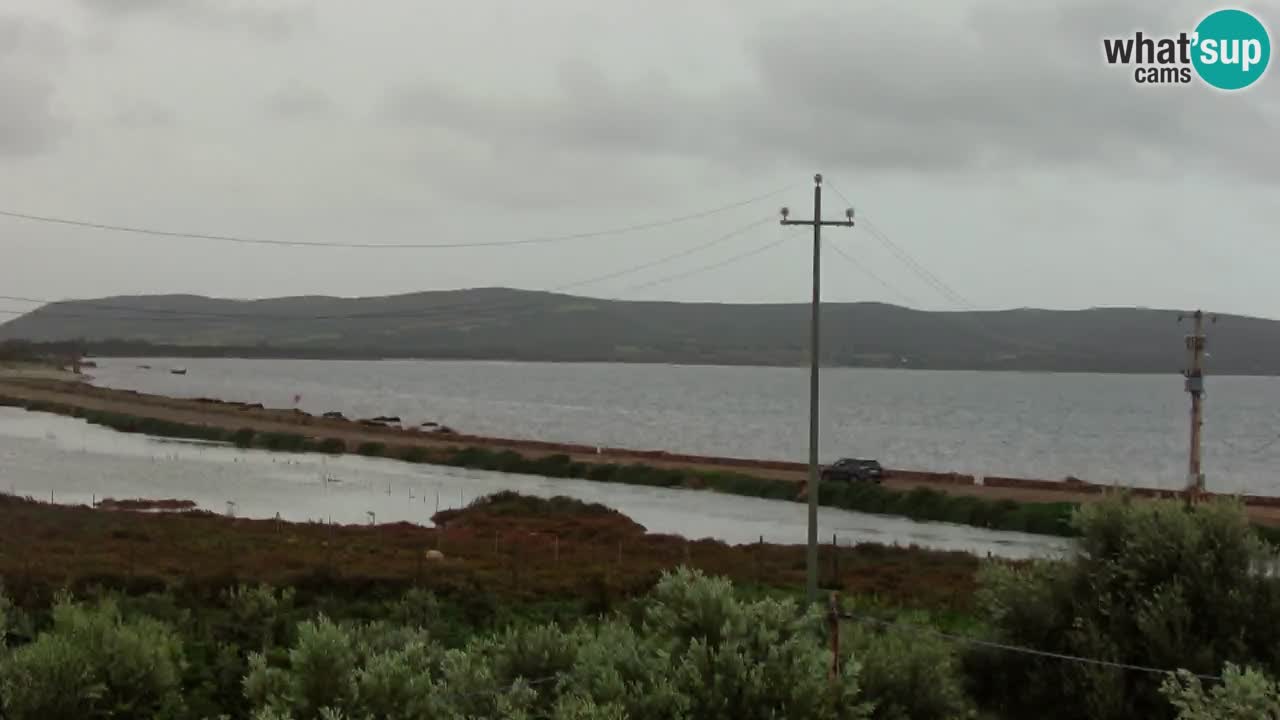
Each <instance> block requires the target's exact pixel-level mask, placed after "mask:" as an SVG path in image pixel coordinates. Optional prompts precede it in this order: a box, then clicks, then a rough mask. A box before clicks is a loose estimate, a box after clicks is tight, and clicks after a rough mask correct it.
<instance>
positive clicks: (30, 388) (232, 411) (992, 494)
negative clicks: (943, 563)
mask: <svg viewBox="0 0 1280 720" xmlns="http://www.w3.org/2000/svg"><path fill="white" fill-rule="evenodd" d="M0 396H3V397H8V398H13V399H17V400H23V401H38V402H48V403H58V404H62V405H70V406H74V407H79V408H83V409H86V410H98V411H107V412H116V413H122V414H128V415H132V416H136V417H147V418H155V419H158V420H166V421H170V422H178V423H184V424H189V425H203V426H208V427H216V428H220V429H223V430H229V431H235V430H239V429H241V428H249V429H252V430H254V431H255V432H280V433H297V434H301V435H306V436H309V437H312V438H315V439H317V440H323V439H326V438H337V439H340V440H342V441H343V442H344V443H346V445H347V447H348V449H354V448H355V447H357V446H358V445H359V444H361V443H365V442H381V443H384V444H386V445H387V446H390V447H396V448H407V447H415V446H416V447H423V448H428V449H439V448H463V447H468V446H478V447H485V448H488V449H492V450H512V451H515V452H519V453H520V454H522V455H524V456H526V457H531V458H538V457H542V456H546V455H551V454H567V455H569V456H570V457H571V458H572V459H573V460H574V461H577V462H583V463H630V462H640V463H644V464H646V465H650V466H653V467H661V468H672V469H684V470H702V471H732V472H736V473H743V474H749V475H756V476H760V477H770V478H777V479H782V480H789V481H793V482H802V481H803V480H804V479H805V478H806V477H807V468H806V467H805V465H804V464H802V463H793V462H779V461H759V460H745V459H740V458H715V457H703V456H690V455H679V454H673V453H665V452H661V451H646V450H628V449H621V448H599V449H597V448H589V447H586V446H581V445H570V444H563V443H550V442H541V441H534V440H518V439H512V438H496V437H484V436H473V435H463V434H440V433H434V432H425V431H420V430H411V429H403V428H399V427H371V426H368V425H363V424H360V423H359V422H356V421H353V420H343V419H331V418H324V417H317V416H313V415H308V414H306V413H303V412H301V411H298V410H278V409H269V408H258V407H252V406H245V405H244V404H241V403H226V402H220V401H216V400H209V399H198V400H190V399H181V398H171V397H165V396H161V395H149V394H145V393H138V392H134V391H131V390H112V389H107V388H100V387H95V386H93V385H89V384H87V383H83V382H72V381H66V380H55V379H46V378H32V377H15V376H13V375H6V374H3V371H2V370H0ZM1002 480H1004V481H1007V482H1008V483H1010V484H1013V485H1016V484H1019V483H1026V484H1028V485H1032V486H1031V487H1027V486H1024V487H1017V486H991V485H978V484H974V482H973V478H971V477H969V476H964V475H950V474H943V473H925V472H914V471H903V470H891V471H888V477H886V478H885V480H884V483H883V484H884V485H885V486H886V487H888V488H890V489H893V490H902V491H906V490H911V489H914V488H918V487H927V488H930V489H933V490H937V491H940V492H945V493H948V494H952V495H963V496H972V497H980V498H984V499H987V500H1005V499H1008V500H1014V501H1017V502H1029V503H1037V502H1094V501H1096V500H1098V499H1099V498H1100V497H1102V493H1101V492H1099V491H1098V488H1096V487H1093V488H1091V487H1089V486H1087V485H1083V486H1075V487H1073V486H1071V485H1069V484H1066V483H1047V482H1043V481H1029V480H1018V479H1013V478H1005V479H1002ZM994 481H995V479H990V480H988V482H994ZM1248 511H1249V514H1250V516H1251V517H1252V518H1253V519H1254V520H1255V521H1257V522H1263V523H1266V524H1268V525H1280V507H1278V506H1267V505H1260V504H1257V503H1253V504H1249V506H1248Z"/></svg>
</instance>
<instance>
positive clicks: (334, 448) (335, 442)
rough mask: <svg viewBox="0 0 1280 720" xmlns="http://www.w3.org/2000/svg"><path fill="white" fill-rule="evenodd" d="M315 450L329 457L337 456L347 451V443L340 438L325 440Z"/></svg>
mask: <svg viewBox="0 0 1280 720" xmlns="http://www.w3.org/2000/svg"><path fill="white" fill-rule="evenodd" d="M316 450H317V451H319V452H322V453H328V454H330V455H339V454H341V453H344V452H346V451H347V443H346V442H345V441H343V440H342V439H340V438H325V439H324V440H321V441H320V444H319V445H317V446H316Z"/></svg>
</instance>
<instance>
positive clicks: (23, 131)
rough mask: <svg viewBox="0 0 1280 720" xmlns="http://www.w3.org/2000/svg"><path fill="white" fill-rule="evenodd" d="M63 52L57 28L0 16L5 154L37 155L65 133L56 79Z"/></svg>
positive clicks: (0, 135) (1, 149)
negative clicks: (55, 95) (55, 92)
mask: <svg viewBox="0 0 1280 720" xmlns="http://www.w3.org/2000/svg"><path fill="white" fill-rule="evenodd" d="M64 51H65V43H64V41H63V37H62V34H61V33H60V31H58V29H57V28H55V27H53V26H51V25H48V24H45V23H40V22H33V21H29V20H24V19H21V18H15V17H9V16H0V155H7V156H11V157H16V156H28V155H36V154H39V153H42V152H44V151H46V150H48V149H50V148H51V147H53V146H54V145H55V144H56V143H57V141H58V140H59V139H60V138H61V137H62V136H63V135H64V134H65V132H66V130H67V128H68V122H67V120H66V119H65V118H64V117H62V115H61V114H60V113H59V112H58V109H57V107H56V105H55V102H54V89H55V86H54V82H53V78H52V77H51V72H52V71H54V70H55V69H56V68H57V66H59V65H60V62H61V59H62V54H63V52H64Z"/></svg>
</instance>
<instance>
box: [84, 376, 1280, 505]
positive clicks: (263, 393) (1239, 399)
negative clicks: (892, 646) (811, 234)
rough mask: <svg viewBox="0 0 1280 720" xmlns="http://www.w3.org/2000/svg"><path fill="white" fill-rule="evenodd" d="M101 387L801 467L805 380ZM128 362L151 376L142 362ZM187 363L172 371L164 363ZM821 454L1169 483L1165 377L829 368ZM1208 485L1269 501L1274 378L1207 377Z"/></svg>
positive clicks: (273, 380) (142, 381)
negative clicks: (797, 462)
mask: <svg viewBox="0 0 1280 720" xmlns="http://www.w3.org/2000/svg"><path fill="white" fill-rule="evenodd" d="M99 362H100V364H101V366H100V367H99V368H97V369H96V370H93V371H91V372H93V373H94V374H95V376H96V378H97V382H98V383H100V384H103V385H107V386H110V387H121V388H130V389H135V390H142V391H147V392H156V393H162V394H167V395H177V396H212V397H218V398H222V399H227V400H242V401H248V402H262V403H264V404H266V405H268V406H275V407H292V406H293V404H294V403H293V398H294V396H295V395H300V396H301V400H300V402H299V403H298V406H299V407H301V408H302V409H304V410H307V411H309V412H314V413H319V412H324V411H327V410H339V411H342V412H343V413H346V414H347V415H348V416H349V417H351V416H356V417H369V416H373V415H397V416H400V417H402V418H404V419H405V421H407V422H413V423H418V422H422V421H424V420H433V421H438V422H443V423H445V424H447V425H451V426H453V427H455V428H457V429H459V430H461V431H464V432H473V433H479V434H493V435H503V436H511V437H522V438H536V439H546V440H558V441H564V442H581V443H590V444H599V445H614V446H621V447H630V448H639V449H663V450H675V451H685V452H694V453H706V454H716V455H736V456H742V457H757V458H769V459H792V460H804V459H805V458H806V457H807V452H808V370H807V369H803V368H758V367H690V366H669V365H611V364H539V363H508V362H436V361H431V362H427V361H382V362H359V361H356V362H347V361H300V360H224V359H211V360H196V359H182V360H156V359H148V360H127V359H104V360H100V361H99ZM139 364H149V365H151V366H152V368H153V369H151V370H143V369H140V368H139V367H138V365H139ZM175 365H177V366H182V367H186V368H187V369H188V373H187V374H186V375H183V376H178V375H171V374H169V372H168V369H169V368H170V367H172V366H175ZM822 388H823V390H822V403H823V417H822V428H823V430H822V436H821V437H822V443H821V456H822V458H823V460H824V461H829V460H831V459H834V458H835V457H837V456H841V455H859V456H867V457H874V458H878V459H880V460H881V461H882V462H884V463H885V464H886V465H889V466H893V467H901V468H911V469H921V470H939V471H951V470H956V471H963V472H970V473H977V474H988V475H997V474H998V475H1023V476H1031V477H1042V478H1049V479H1057V478H1061V477H1065V476H1067V475H1075V476H1077V477H1080V478H1084V479H1088V480H1091V481H1094V482H1102V483H1121V484H1138V485H1147V486H1154V487H1179V486H1181V484H1182V483H1183V481H1184V478H1185V473H1186V469H1185V468H1186V447H1187V416H1188V407H1189V401H1188V398H1187V395H1186V393H1184V392H1183V390H1182V378H1181V377H1180V376H1176V375H1161V376H1154V375H1085V374H1044V373H978V372H929V371H906V370H876V369H829V370H824V371H823V375H822ZM1204 436H1205V439H1204V447H1205V451H1204V455H1205V460H1204V463H1205V464H1204V469H1205V472H1206V474H1207V476H1208V485H1209V487H1210V488H1211V489H1216V490H1219V491H1223V492H1240V491H1244V492H1255V493H1264V494H1277V493H1280V477H1277V476H1276V474H1275V469H1276V468H1277V467H1280V379H1276V378H1249V377H1211V378H1209V379H1208V396H1207V399H1206V419H1205V427H1204Z"/></svg>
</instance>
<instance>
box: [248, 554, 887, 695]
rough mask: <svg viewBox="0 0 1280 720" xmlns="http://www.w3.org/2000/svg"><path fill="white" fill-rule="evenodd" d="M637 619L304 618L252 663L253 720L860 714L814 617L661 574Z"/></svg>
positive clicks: (851, 669)
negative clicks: (277, 648) (475, 627)
mask: <svg viewBox="0 0 1280 720" xmlns="http://www.w3.org/2000/svg"><path fill="white" fill-rule="evenodd" d="M646 605H647V608H646V611H645V613H644V619H643V621H641V622H640V623H638V624H634V625H633V624H630V623H627V622H624V621H622V620H616V619H615V620H608V621H605V622H601V623H596V624H584V625H582V626H579V627H576V628H572V629H568V630H566V629H563V628H561V627H559V626H557V625H554V624H552V625H542V626H534V627H524V628H516V629H511V630H507V631H505V632H502V633H498V634H495V635H491V636H487V637H482V638H477V639H474V640H472V641H471V642H470V643H468V644H467V645H466V646H465V647H462V648H459V649H455V650H442V649H441V648H440V647H439V646H438V645H437V644H435V643H433V642H432V641H431V640H430V639H429V638H428V637H427V636H426V633H425V632H423V631H421V630H406V629H401V630H399V631H396V632H392V631H390V630H388V629H387V628H386V627H382V628H379V627H377V626H368V625H364V626H361V625H345V626H344V625H339V624H336V623H333V622H331V621H329V620H327V619H325V618H319V619H317V620H315V621H310V622H305V623H302V624H300V625H299V627H298V631H297V642H296V643H295V645H294V646H293V647H292V648H291V649H290V651H289V653H288V659H287V662H286V663H284V664H283V665H280V664H277V665H272V664H271V663H269V662H268V661H267V659H266V658H265V657H264V656H262V655H255V656H253V658H252V660H251V666H252V669H251V671H250V673H249V675H248V676H247V677H246V678H245V692H246V694H247V695H248V697H249V699H250V703H251V705H252V706H253V707H254V711H255V712H256V713H257V715H256V716H255V717H257V718H260V719H261V720H267V719H268V718H271V719H272V720H283V719H285V718H288V719H289V720H312V719H314V718H326V719H336V718H343V719H345V720H364V719H365V718H390V719H392V720H395V719H397V718H421V717H431V718H446V719H454V718H456V719H458V720H462V718H474V717H503V718H515V719H517V720H518V719H520V718H547V717H550V718H553V719H554V720H615V719H616V720H621V719H622V718H628V719H630V720H648V719H653V720H658V719H659V718H661V719H663V720H666V719H668V718H674V719H676V720H680V719H682V718H687V719H689V720H693V719H694V718H698V719H703V718H706V719H709V720H716V719H717V718H724V719H725V720H729V719H730V718H732V719H733V720H753V719H755V718H760V719H762V720H763V719H765V718H781V717H786V718H795V719H797V720H846V719H848V720H860V719H861V718H866V717H867V716H868V715H867V713H868V708H867V706H866V705H865V704H863V703H862V702H861V701H860V698H859V693H858V685H857V672H858V666H857V664H856V663H852V662H851V663H848V664H847V665H846V666H845V668H844V671H843V673H842V675H841V676H840V677H839V678H837V679H836V682H834V683H833V682H831V681H830V680H829V679H828V675H827V672H828V669H827V655H826V653H825V652H824V645H823V643H822V641H821V637H820V632H821V628H822V625H821V622H820V621H819V618H818V616H817V615H814V614H812V613H805V612H801V611H800V609H799V608H797V607H796V606H795V604H794V603H791V602H778V601H772V600H763V601H757V602H744V601H741V600H739V599H737V598H736V597H735V596H734V594H733V592H732V587H731V586H730V585H729V583H728V582H727V581H724V580H719V579H711V578H707V577H704V576H703V575H702V574H700V573H698V572H694V571H687V570H680V571H677V572H675V573H671V574H668V575H666V576H664V577H663V579H662V580H661V581H660V582H659V583H658V585H657V587H656V588H655V589H654V590H653V592H652V593H651V594H650V595H649V596H648V598H647V599H646Z"/></svg>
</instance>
